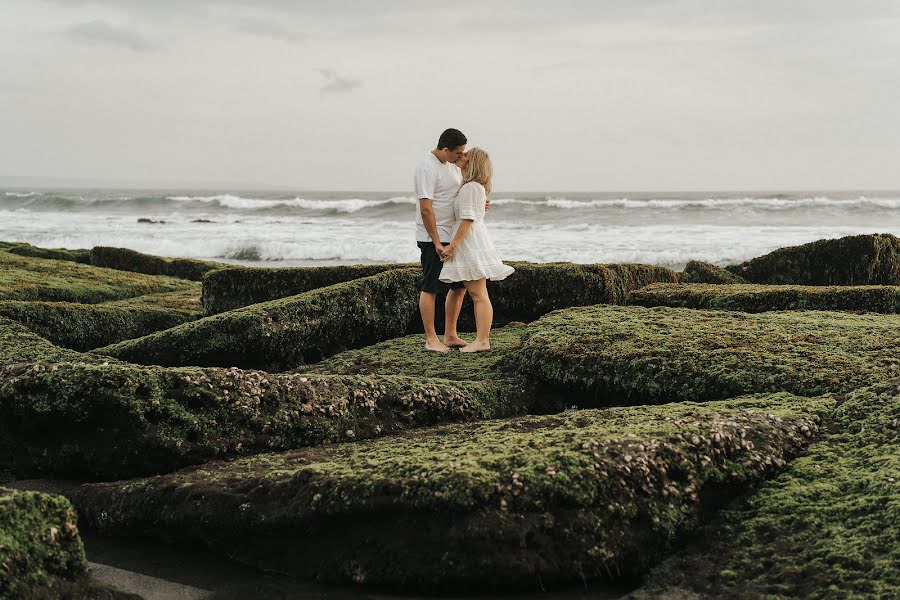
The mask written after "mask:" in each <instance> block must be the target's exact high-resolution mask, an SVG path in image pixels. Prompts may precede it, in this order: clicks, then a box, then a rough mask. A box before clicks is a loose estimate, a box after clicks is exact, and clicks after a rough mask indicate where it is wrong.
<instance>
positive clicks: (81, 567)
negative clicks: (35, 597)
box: [0, 488, 87, 599]
mask: <svg viewBox="0 0 900 600" xmlns="http://www.w3.org/2000/svg"><path fill="white" fill-rule="evenodd" d="M86 569H87V560H86V559H85V556H84V546H83V545H82V543H81V538H80V537H79V535H78V527H77V525H76V517H75V511H74V510H73V509H72V505H71V504H70V503H69V501H68V500H66V499H65V498H62V497H60V496H50V495H47V494H41V493H37V492H19V491H15V490H10V489H6V488H0V598H10V599H12V598H24V597H27V596H28V595H30V594H31V593H32V591H33V590H34V589H35V588H40V587H44V586H48V585H52V584H53V583H54V582H56V581H57V580H59V579H74V578H76V577H78V576H80V575H82V574H83V573H84V572H85V571H86Z"/></svg>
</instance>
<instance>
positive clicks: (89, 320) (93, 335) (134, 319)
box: [0, 292, 197, 351]
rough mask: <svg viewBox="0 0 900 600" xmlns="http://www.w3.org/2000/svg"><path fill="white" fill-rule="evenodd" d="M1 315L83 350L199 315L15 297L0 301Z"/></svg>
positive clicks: (177, 323) (144, 308) (164, 327)
mask: <svg viewBox="0 0 900 600" xmlns="http://www.w3.org/2000/svg"><path fill="white" fill-rule="evenodd" d="M176 293H177V292H176ZM0 316H3V317H7V318H9V319H13V320H15V321H18V322H20V323H22V324H23V325H25V326H26V327H28V329H30V330H31V331H33V332H34V333H37V334H38V335H40V336H42V337H44V338H46V339H47V340H49V341H51V342H53V343H54V344H56V345H58V346H62V347H64V348H71V349H73V350H81V351H84V350H90V349H91V348H97V347H99V346H107V345H109V344H114V343H116V342H120V341H122V340H127V339H131V338H136V337H141V336H144V335H147V334H149V333H153V332H154V331H160V330H162V329H168V328H170V327H175V326H176V325H180V324H182V323H187V322H188V321H192V320H194V319H195V318H197V317H196V316H195V315H191V314H185V313H184V312H181V311H178V310H170V309H165V308H152V307H146V306H144V307H140V306H126V307H122V306H110V305H108V304H77V303H73V302H26V301H15V300H12V301H5V302H4V301H0Z"/></svg>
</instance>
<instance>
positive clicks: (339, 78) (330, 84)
mask: <svg viewBox="0 0 900 600" xmlns="http://www.w3.org/2000/svg"><path fill="white" fill-rule="evenodd" d="M318 71H319V74H320V75H322V77H324V78H325V85H323V86H322V92H323V93H327V92H339V93H348V92H352V91H354V90H355V89H357V88H359V87H360V86H362V84H363V82H362V81H361V80H359V79H354V78H352V77H346V76H344V75H339V74H338V72H337V71H335V70H334V69H318Z"/></svg>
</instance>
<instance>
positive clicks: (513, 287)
mask: <svg viewBox="0 0 900 600" xmlns="http://www.w3.org/2000/svg"><path fill="white" fill-rule="evenodd" d="M507 264H509V265H510V266H512V267H514V268H515V269H516V272H515V273H514V274H513V275H511V276H510V277H508V278H506V279H504V280H503V281H490V282H488V291H489V293H490V295H491V304H492V305H493V307H494V325H495V326H503V325H505V324H507V323H514V322H517V321H522V322H529V321H533V320H535V319H537V318H539V317H541V316H542V315H545V314H547V313H548V312H551V311H553V310H557V309H560V308H567V307H570V306H590V305H593V304H624V303H625V298H626V297H627V296H628V294H629V293H630V292H631V291H632V290H636V289H639V288H642V287H644V286H645V285H649V284H651V283H656V282H677V281H678V273H676V272H675V271H672V270H671V269H667V268H665V267H657V266H654V265H641V264H586V265H583V264H575V263H528V262H516V261H512V262H509V263H507ZM444 298H446V292H445V291H444V292H441V293H439V294H438V298H437V303H438V306H443V302H444ZM437 312H438V314H437V316H436V319H435V322H436V325H437V328H438V330H441V329H442V328H443V326H444V319H443V311H442V310H438V311H437ZM412 325H413V327H412V328H411V330H410V333H420V332H422V323H421V322H420V321H418V320H417V321H415V322H413V324H412ZM458 326H459V329H460V331H474V330H475V321H474V317H473V308H472V300H471V298H470V297H469V296H468V295H466V298H465V300H464V302H463V308H462V312H461V314H460V318H459V322H458Z"/></svg>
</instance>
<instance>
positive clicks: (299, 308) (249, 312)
mask: <svg viewBox="0 0 900 600" xmlns="http://www.w3.org/2000/svg"><path fill="white" fill-rule="evenodd" d="M418 282H419V274H418V272H417V270H415V269H398V270H395V271H387V272H385V273H380V274H378V275H373V276H372V277H366V278H363V279H358V280H355V281H350V282H347V283H340V284H337V285H333V286H329V287H326V288H321V289H318V290H313V291H310V292H306V293H305V294H300V295H298V296H291V297H289V298H283V299H281V300H273V301H271V302H264V303H261V304H254V305H251V306H248V307H245V308H241V309H237V310H233V311H229V312H226V313H221V314H218V315H213V316H210V317H206V318H203V319H200V320H197V321H194V322H192V323H186V324H184V325H179V326H178V327H174V328H172V329H167V330H166V331H161V332H158V333H154V334H151V335H149V336H145V337H142V338H138V339H136V340H130V341H126V342H121V343H119V344H115V345H112V346H107V347H105V348H101V349H98V350H96V351H95V352H96V353H98V354H103V355H108V356H114V357H117V358H121V359H123V360H127V361H130V362H135V363H140V364H158V365H166V366H182V365H199V366H237V367H242V368H263V369H265V370H267V371H282V370H286V369H290V368H293V367H296V366H298V365H300V364H303V363H307V362H314V361H317V360H320V359H321V358H323V357H325V356H330V355H332V354H335V353H337V352H340V351H342V350H347V349H349V348H355V347H362V346H367V345H370V344H374V343H376V342H380V341H382V340H386V339H390V338H393V337H397V336H399V335H402V334H403V333H404V332H405V331H406V329H407V328H408V325H409V321H410V319H411V318H412V317H413V315H414V314H416V310H417V306H418Z"/></svg>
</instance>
